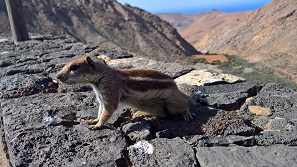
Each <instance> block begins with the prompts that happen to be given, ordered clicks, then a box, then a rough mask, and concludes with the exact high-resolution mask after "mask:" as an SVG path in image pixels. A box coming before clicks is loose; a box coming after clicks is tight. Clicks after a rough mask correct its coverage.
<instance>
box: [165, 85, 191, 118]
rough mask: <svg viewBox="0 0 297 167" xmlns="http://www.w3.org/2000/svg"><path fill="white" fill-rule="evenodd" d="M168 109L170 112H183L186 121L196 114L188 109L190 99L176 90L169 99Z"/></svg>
mask: <svg viewBox="0 0 297 167" xmlns="http://www.w3.org/2000/svg"><path fill="white" fill-rule="evenodd" d="M166 107H167V110H168V112H169V113H170V114H181V115H182V118H183V119H184V120H185V121H191V120H192V119H194V117H195V116H196V115H195V114H194V113H191V112H190V111H189V109H188V100H187V98H185V96H184V95H183V94H182V93H181V92H179V91H178V92H174V95H172V96H170V97H169V98H168V99H167V106H166Z"/></svg>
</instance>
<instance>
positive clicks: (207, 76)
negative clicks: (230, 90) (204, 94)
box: [174, 70, 245, 86]
mask: <svg viewBox="0 0 297 167" xmlns="http://www.w3.org/2000/svg"><path fill="white" fill-rule="evenodd" d="M174 81H175V82H176V83H177V84H188V85H196V86H204V85H211V84H219V83H236V82H242V81H245V79H244V78H240V77H236V76H234V75H231V74H219V73H216V72H210V71H206V70H193V71H191V72H189V73H187V74H185V75H183V76H180V77H178V78H176V79H175V80H174Z"/></svg>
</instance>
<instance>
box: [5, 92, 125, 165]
mask: <svg viewBox="0 0 297 167" xmlns="http://www.w3.org/2000/svg"><path fill="white" fill-rule="evenodd" d="M11 104H14V105H11ZM1 106H2V112H3V125H4V133H5V134H7V136H6V137H5V139H6V142H7V146H8V153H9V155H10V160H11V163H12V165H13V166H27V165H30V166H31V165H46V166H49V165H53V166H116V165H118V164H126V160H125V159H124V155H123V151H124V148H125V145H126V143H125V140H124V137H123V136H122V135H121V134H120V133H119V132H118V131H115V130H111V129H104V128H103V129H101V130H100V131H91V130H89V129H88V128H87V124H85V123H80V122H79V119H80V118H89V117H93V118H94V117H95V116H96V115H97V107H96V106H95V105H94V97H92V96H90V95H89V93H68V94H47V95H42V94H39V95H34V96H26V97H21V98H16V99H11V100H6V101H4V102H2V103H1ZM52 159H54V161H52Z"/></svg>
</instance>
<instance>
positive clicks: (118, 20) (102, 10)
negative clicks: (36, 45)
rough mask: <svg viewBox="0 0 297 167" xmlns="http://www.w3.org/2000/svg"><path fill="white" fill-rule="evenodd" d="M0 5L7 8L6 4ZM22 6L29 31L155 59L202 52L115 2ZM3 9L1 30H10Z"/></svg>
mask: <svg viewBox="0 0 297 167" xmlns="http://www.w3.org/2000/svg"><path fill="white" fill-rule="evenodd" d="M0 3H1V6H3V5H5V2H4V1H1V2H0ZM23 3H24V4H23V6H24V13H25V18H26V21H27V24H28V29H29V32H38V33H51V34H57V35H62V36H66V37H68V38H74V39H76V40H79V41H83V42H90V43H95V44H98V45H99V46H100V47H102V48H108V49H118V50H120V49H124V50H127V51H128V52H130V53H134V54H136V55H143V56H149V57H151V58H155V59H166V60H176V59H179V58H181V57H185V56H188V55H192V54H197V53H199V52H197V51H196V50H195V49H194V48H193V47H192V46H191V45H190V44H188V43H187V42H186V41H185V40H184V39H183V38H182V37H181V36H180V35H179V34H178V33H177V31H176V29H174V28H173V27H171V26H170V25H169V24H168V23H167V22H165V21H162V20H161V19H160V18H158V17H156V16H154V15H151V14H150V13H148V12H146V11H143V10H141V9H138V8H135V7H131V6H129V5H121V4H120V3H118V2H117V1H115V0H88V1H84V0H76V1H60V0H39V1H35V0H28V1H24V2H23ZM0 9H1V12H0V19H1V22H3V23H4V24H3V25H1V26H0V28H1V31H8V30H7V24H8V20H7V16H6V15H5V14H4V11H3V10H4V9H3V8H2V7H1V8H0ZM5 23H6V24H5Z"/></svg>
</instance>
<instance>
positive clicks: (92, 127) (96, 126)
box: [88, 124, 102, 130]
mask: <svg viewBox="0 0 297 167" xmlns="http://www.w3.org/2000/svg"><path fill="white" fill-rule="evenodd" d="M101 127H102V126H101V125H97V124H96V125H89V126H88V128H89V129H90V130H98V129H100V128H101Z"/></svg>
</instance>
